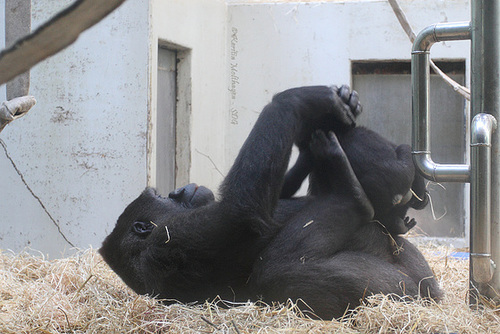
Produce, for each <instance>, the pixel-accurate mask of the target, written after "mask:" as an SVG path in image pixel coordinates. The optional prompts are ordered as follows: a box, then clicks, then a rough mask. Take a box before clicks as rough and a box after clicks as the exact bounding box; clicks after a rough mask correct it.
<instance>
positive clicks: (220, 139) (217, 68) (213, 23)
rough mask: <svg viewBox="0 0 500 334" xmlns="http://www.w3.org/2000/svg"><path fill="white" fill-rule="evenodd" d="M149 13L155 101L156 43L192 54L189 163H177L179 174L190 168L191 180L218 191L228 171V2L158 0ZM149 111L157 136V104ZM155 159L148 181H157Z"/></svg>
mask: <svg viewBox="0 0 500 334" xmlns="http://www.w3.org/2000/svg"><path fill="white" fill-rule="evenodd" d="M151 12H152V22H153V24H152V27H153V29H152V36H151V55H152V57H151V82H152V89H151V101H156V68H157V59H156V58H157V47H158V43H160V44H163V45H167V46H170V47H174V48H180V49H182V50H184V52H185V53H188V54H189V55H190V69H187V70H189V71H190V74H191V75H190V78H184V81H186V80H188V81H189V80H190V85H191V87H190V90H191V93H190V102H191V108H190V112H191V116H190V118H189V123H190V125H189V126H190V137H191V138H190V140H191V146H190V160H191V164H190V166H182V165H181V166H179V167H180V168H182V169H183V170H180V171H178V173H183V172H184V169H186V168H188V169H189V176H188V180H190V181H191V182H197V183H200V184H203V185H205V186H208V187H210V188H211V189H214V190H216V189H217V187H218V185H219V184H220V181H221V180H222V178H223V174H225V172H226V171H225V170H224V166H225V164H224V160H225V157H226V156H227V155H226V152H225V149H224V147H225V145H226V144H227V142H225V139H226V137H225V136H224V131H225V110H227V106H226V105H227V102H226V101H227V85H226V81H225V80H226V70H227V68H226V58H225V43H226V39H225V38H226V35H225V31H226V30H225V29H226V4H225V2H224V1H223V0H190V1H185V0H167V1H165V0H154V1H152V11H151ZM184 84H186V82H184ZM179 112H182V113H185V112H189V110H185V109H182V110H178V113H179ZM151 113H152V131H151V136H152V138H154V137H155V131H156V129H155V128H154V118H155V113H156V106H155V103H152V104H151ZM180 116H185V115H180ZM178 130H179V129H178ZM181 135H182V133H181ZM178 136H179V134H178ZM178 141H179V137H178ZM151 144H152V146H151V152H154V151H155V149H154V140H151ZM182 153H184V152H182ZM178 154H179V153H178ZM152 158H153V159H152V160H150V161H149V167H150V169H151V173H150V175H151V177H152V179H150V182H149V184H150V185H154V178H153V176H154V175H155V173H154V168H155V161H154V155H153V157H152ZM214 163H215V165H214ZM181 184H182V182H181Z"/></svg>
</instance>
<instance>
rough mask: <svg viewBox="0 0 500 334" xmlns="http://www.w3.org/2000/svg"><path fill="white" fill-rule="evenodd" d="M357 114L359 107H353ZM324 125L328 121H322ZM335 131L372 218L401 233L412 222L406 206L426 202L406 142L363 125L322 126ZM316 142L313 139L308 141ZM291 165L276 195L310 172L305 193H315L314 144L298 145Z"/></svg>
mask: <svg viewBox="0 0 500 334" xmlns="http://www.w3.org/2000/svg"><path fill="white" fill-rule="evenodd" d="M354 93H355V92H353V94H351V96H348V95H346V94H345V93H344V94H342V92H341V93H340V94H341V97H342V99H343V100H345V103H351V104H353V102H352V101H351V100H352V99H354V100H355V101H356V102H357V95H355V94H354ZM357 110H358V113H359V110H361V107H359V106H358V108H357ZM325 123H326V124H328V120H326V121H325ZM322 128H324V129H325V128H326V130H325V131H329V130H332V129H335V134H336V136H337V138H338V141H339V142H340V145H341V146H342V148H343V150H344V152H345V154H346V155H347V158H348V159H349V162H350V164H351V166H352V169H353V170H354V173H355V174H356V176H357V178H358V180H359V182H360V183H361V185H362V187H363V189H364V191H365V193H366V194H367V196H368V198H369V199H370V201H371V203H372V205H373V208H374V210H375V217H374V219H375V220H377V221H378V222H380V223H381V224H382V225H383V226H385V227H386V228H387V230H388V231H389V232H390V233H391V234H394V235H397V234H404V233H406V232H408V230H410V229H411V228H413V227H414V226H415V225H416V221H415V220H414V219H413V218H412V219H410V218H409V217H407V216H406V213H407V211H408V209H409V208H413V209H416V210H420V209H423V208H424V207H425V206H426V205H427V203H428V196H427V191H426V189H425V183H424V179H423V177H422V176H421V175H420V174H418V173H415V168H414V165H413V161H412V156H411V148H410V146H408V145H399V146H397V145H395V144H393V143H391V142H390V141H388V140H387V139H385V138H383V137H382V136H381V135H379V134H378V133H376V132H374V131H372V130H370V129H368V128H366V127H359V126H358V127H354V128H342V129H339V128H337V129H336V127H335V126H332V125H326V126H325V125H324V124H323V125H322ZM312 143H316V141H312ZM299 147H300V154H299V157H298V158H297V161H296V163H295V165H294V166H293V167H292V168H291V169H290V171H288V173H287V174H286V176H285V182H284V185H283V189H282V191H281V196H280V198H282V199H285V198H290V197H291V196H292V195H293V194H294V193H295V192H296V191H297V190H298V189H299V187H300V186H301V184H302V182H303V180H304V179H305V178H306V177H307V175H310V180H309V181H310V183H309V194H310V195H315V194H316V193H317V192H318V191H319V190H320V189H321V188H324V187H325V185H324V182H323V180H322V178H321V177H318V176H317V175H316V173H311V172H312V170H313V164H314V162H313V155H312V153H311V150H314V144H311V143H309V144H308V145H305V144H302V145H301V146H300V145H299Z"/></svg>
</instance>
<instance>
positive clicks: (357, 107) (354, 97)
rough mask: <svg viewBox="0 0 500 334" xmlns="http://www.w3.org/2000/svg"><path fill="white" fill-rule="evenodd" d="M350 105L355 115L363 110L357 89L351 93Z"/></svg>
mask: <svg viewBox="0 0 500 334" xmlns="http://www.w3.org/2000/svg"><path fill="white" fill-rule="evenodd" d="M349 107H350V108H351V110H352V112H353V113H354V116H356V117H358V116H359V114H360V113H361V111H362V109H363V108H362V107H361V104H360V102H359V94H358V92H356V91H355V90H353V91H352V93H351V98H350V99H349Z"/></svg>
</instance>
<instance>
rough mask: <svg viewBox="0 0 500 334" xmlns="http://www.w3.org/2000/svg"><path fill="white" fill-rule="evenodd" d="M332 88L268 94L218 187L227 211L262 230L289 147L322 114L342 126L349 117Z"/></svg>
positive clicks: (276, 194)
mask: <svg viewBox="0 0 500 334" xmlns="http://www.w3.org/2000/svg"><path fill="white" fill-rule="evenodd" d="M339 93H340V91H339V90H338V89H337V88H335V87H326V86H312V87H300V88H293V89H289V90H286V91H284V92H282V93H279V94H277V95H276V96H274V98H273V100H272V102H271V103H270V104H268V105H267V106H266V107H265V108H264V109H263V111H262V113H261V114H260V116H259V119H258V120H257V123H256V124H255V126H254V128H253V129H252V131H251V133H250V135H249V136H248V138H247V140H246V141H245V143H244V144H243V147H242V148H241V150H240V153H239V155H238V157H237V158H236V160H235V162H234V164H233V167H232V168H231V170H230V171H229V173H228V175H227V176H226V178H225V180H224V182H223V184H222V186H221V189H220V190H221V191H220V192H221V204H224V206H225V208H226V209H227V210H228V214H231V213H232V214H233V215H234V216H237V217H238V218H239V219H245V218H247V219H248V218H249V219H250V220H251V221H255V222H256V223H255V224H256V225H254V226H253V228H254V229H256V230H260V229H262V228H264V229H265V228H266V226H267V224H269V223H270V221H271V217H272V214H273V211H274V209H275V206H276V203H277V201H278V198H279V195H280V191H281V187H282V182H283V176H284V174H285V171H286V168H287V165H288V161H289V157H290V152H291V149H292V145H293V144H294V143H303V142H307V141H308V140H309V138H310V136H311V133H312V132H313V130H314V129H315V127H316V126H317V124H318V122H319V121H320V120H321V117H323V116H329V117H332V118H334V119H336V122H337V123H338V124H339V125H340V126H343V127H352V126H353V125H354V119H355V115H354V114H353V112H352V110H351V108H350V107H349V105H347V104H346V103H344V101H343V100H342V98H341V97H340V96H339Z"/></svg>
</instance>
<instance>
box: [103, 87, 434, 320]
mask: <svg viewBox="0 0 500 334" xmlns="http://www.w3.org/2000/svg"><path fill="white" fill-rule="evenodd" d="M359 112H360V106H359V103H358V98H357V94H355V92H353V93H350V92H349V89H348V88H347V87H345V86H343V87H342V88H340V89H337V88H335V87H326V86H314V87H300V88H294V89H289V90H286V91H284V92H282V93H280V94H277V95H276V96H275V97H274V98H273V100H272V102H271V103H270V104H268V105H267V106H266V107H265V108H264V110H263V111H262V113H261V115H260V117H259V119H258V120H257V123H256V124H255V126H254V128H253V130H252V132H251V133H250V135H249V136H248V139H247V140H246V142H245V144H244V145H243V147H242V149H241V150H240V153H239V155H238V157H237V158H236V161H235V162H234V164H233V167H232V168H231V170H230V171H229V173H228V175H227V177H226V178H225V180H224V182H223V184H222V186H221V189H220V200H218V201H215V200H214V196H213V194H212V192H211V191H210V190H208V189H207V188H204V187H197V186H196V185H188V186H186V187H183V188H180V189H178V190H176V191H175V192H173V193H171V194H170V195H169V197H168V198H163V197H161V196H159V195H158V194H157V193H156V192H155V191H154V190H153V189H146V190H145V191H144V192H143V193H142V194H141V195H140V196H139V198H137V199H136V200H135V201H134V202H132V203H131V204H130V205H129V206H128V207H127V208H126V209H125V211H124V212H123V214H122V215H121V216H120V217H119V219H118V222H117V224H116V227H115V229H114V230H113V232H112V233H111V234H110V235H109V236H108V237H107V238H106V240H105V241H104V243H103V246H102V248H101V250H100V252H101V254H102V255H103V257H104V259H105V260H106V262H107V263H108V264H109V265H110V266H111V268H113V270H115V271H116V272H117V273H118V274H119V275H120V277H121V278H122V279H123V280H124V281H125V283H127V284H128V285H129V286H130V287H132V288H133V289H134V290H135V291H136V292H138V293H147V294H151V295H153V296H158V297H160V298H163V299H169V300H178V301H181V302H193V301H198V302H203V301H204V300H206V299H212V298H214V297H216V296H220V297H221V298H222V299H226V300H237V301H245V300H247V299H251V300H256V299H258V298H261V299H263V300H264V301H269V302H270V301H286V300H287V299H288V298H290V299H292V300H297V299H301V300H303V301H304V302H305V303H306V304H307V305H308V306H309V307H311V309H312V311H313V312H314V313H315V314H316V315H317V316H319V317H321V318H332V317H339V316H342V315H343V314H344V312H345V310H346V309H347V308H354V307H356V306H357V305H359V303H360V300H361V299H362V298H363V297H364V296H368V295H370V294H372V293H380V292H381V293H386V294H389V293H392V294H396V295H408V296H412V297H414V296H421V297H424V298H433V299H439V298H440V296H441V291H440V290H439V287H438V284H437V282H436V280H435V279H434V278H433V274H432V271H431V269H430V268H429V266H428V264H427V262H426V261H425V259H424V258H423V256H422V255H421V253H420V252H419V251H418V250H417V249H416V248H415V247H414V246H413V245H412V244H411V243H409V242H408V241H406V240H405V239H403V238H401V237H399V236H397V235H396V234H397V233H400V232H403V231H404V230H406V229H407V228H411V226H410V225H412V224H413V222H412V223H409V220H408V219H404V220H401V219H402V218H403V217H405V215H406V209H407V208H408V207H409V206H412V205H413V206H416V207H418V206H419V205H417V203H418V202H415V199H414V198H412V199H410V200H409V201H408V199H409V198H408V196H405V195H406V194H407V193H408V191H409V188H410V186H411V184H412V183H414V182H416V183H418V182H420V181H418V180H417V181H414V178H415V177H414V174H415V173H414V169H413V165H411V163H409V160H408V155H409V151H408V150H407V149H406V148H401V147H396V146H394V145H393V144H390V143H388V142H386V141H385V140H384V139H383V138H381V137H380V136H378V135H376V134H374V133H372V132H368V130H361V128H355V127H354V125H355V124H354V122H355V121H354V120H355V117H356V116H357V114H358V113H359ZM331 130H333V132H332V131H331ZM363 131H367V132H366V133H364V134H363ZM334 133H335V134H338V137H339V140H340V141H341V143H342V145H343V146H344V150H346V151H347V152H350V151H352V152H351V153H348V155H347V156H346V154H345V153H344V150H343V149H342V147H341V146H340V144H339V140H338V139H337V136H336V135H335V134H334ZM367 136H368V137H369V138H370V139H369V140H370V142H372V143H373V145H375V148H376V147H380V152H379V151H377V150H372V149H371V148H370V150H367V148H366V147H367V146H366V143H365V141H366V140H367ZM294 143H295V144H297V145H298V146H299V148H300V149H301V155H302V157H301V158H300V159H299V161H298V162H297V165H296V168H295V169H294V170H292V171H290V172H289V173H288V176H287V178H286V182H285V188H284V190H283V191H284V193H283V194H282V197H290V196H291V194H293V193H294V192H295V191H294V190H293V189H294V188H296V184H300V183H301V182H302V180H303V179H304V178H305V177H306V176H307V174H311V194H310V195H309V196H305V197H302V198H290V199H281V200H280V199H279V197H280V193H281V192H282V188H283V183H284V179H285V177H284V176H285V172H286V168H287V165H288V160H289V157H290V152H291V149H292V145H293V144H294ZM379 153H380V154H382V156H383V157H382V158H381V159H385V160H384V161H385V162H381V161H380V160H377V158H376V157H375V155H377V154H379ZM348 157H349V159H352V160H353V162H355V164H354V167H355V168H354V169H355V170H354V171H353V168H351V164H350V163H349V160H348ZM385 165H386V167H387V168H386V167H385ZM356 166H358V167H359V168H361V170H363V169H362V168H366V173H363V176H364V175H365V174H366V176H367V178H366V179H364V178H363V176H361V175H360V174H359V171H358V172H357V173H358V177H356V174H355V172H356V168H358V167H356ZM391 173H393V174H391ZM304 174H305V175H304ZM377 174H378V175H379V176H377V179H376V180H370V178H369V177H368V175H377ZM380 175H382V176H384V179H383V181H382V180H381V179H379V177H380ZM358 179H359V180H360V181H362V182H361V184H360V181H358ZM415 179H416V178H415ZM361 185H363V187H364V188H365V190H366V192H367V193H369V196H370V197H369V198H370V199H371V201H372V202H373V203H371V202H370V200H369V198H368V197H367V194H365V191H364V190H363V187H362V186H361ZM419 186H420V185H418V187H419ZM287 188H288V190H287ZM286 191H288V194H285V192H286ZM418 191H419V193H420V196H422V198H425V189H424V188H423V186H422V188H421V189H418ZM371 192H372V193H371ZM378 195H380V198H379V197H377V196H378ZM397 195H400V196H397ZM395 198H396V200H394V199H395ZM372 204H373V206H372ZM396 206H398V210H396V211H394V208H395V207H396ZM420 206H422V205H420ZM402 211H404V212H403V213H401V212H402ZM374 215H375V216H376V217H377V219H378V220H380V223H379V222H374V221H373V220H374ZM396 218H397V219H396ZM381 223H382V224H386V225H388V229H389V230H391V229H393V231H391V232H392V235H391V234H390V233H388V232H387V230H386V229H385V228H384V227H383V226H382V225H381ZM401 224H403V226H404V227H405V228H403V229H402V230H401V229H400V227H401Z"/></svg>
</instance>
